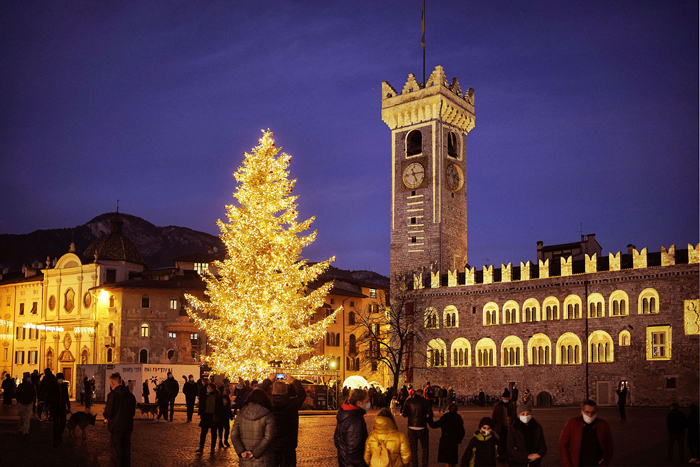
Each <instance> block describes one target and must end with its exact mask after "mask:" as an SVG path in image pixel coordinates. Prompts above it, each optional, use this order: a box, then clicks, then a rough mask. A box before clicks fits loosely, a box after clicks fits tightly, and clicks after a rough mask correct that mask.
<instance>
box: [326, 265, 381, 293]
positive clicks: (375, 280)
mask: <svg viewBox="0 0 700 467" xmlns="http://www.w3.org/2000/svg"><path fill="white" fill-rule="evenodd" d="M321 277H322V279H324V280H328V279H331V278H334V279H342V278H345V279H349V280H353V281H359V282H366V283H368V284H374V285H376V286H378V287H381V288H387V289H388V288H389V278H388V277H386V276H382V275H381V274H379V273H378V272H373V271H364V270H362V271H348V270H345V269H338V268H336V267H333V266H330V267H329V268H328V270H327V271H326V272H325V273H323V274H322V276H321ZM325 277H328V279H325Z"/></svg>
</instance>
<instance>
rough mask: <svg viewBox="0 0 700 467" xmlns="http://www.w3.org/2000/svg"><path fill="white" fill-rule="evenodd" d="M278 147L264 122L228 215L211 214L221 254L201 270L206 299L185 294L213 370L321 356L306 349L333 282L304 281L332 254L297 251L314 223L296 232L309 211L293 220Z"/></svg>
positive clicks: (292, 363) (243, 373)
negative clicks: (309, 258) (310, 258)
mask: <svg viewBox="0 0 700 467" xmlns="http://www.w3.org/2000/svg"><path fill="white" fill-rule="evenodd" d="M279 152H280V149H278V148H276V147H275V142H274V140H273V134H272V132H270V131H269V130H268V131H263V136H262V138H260V140H259V144H258V146H256V147H255V148H253V150H252V152H251V153H250V154H249V153H245V159H244V160H243V165H242V166H241V167H239V168H238V170H237V171H236V173H235V174H234V177H235V179H236V181H237V182H238V186H237V191H236V192H234V194H233V196H234V197H235V198H236V200H237V201H238V205H237V206H235V205H228V206H226V217H227V220H228V222H226V223H225V222H223V221H222V220H221V219H219V220H218V221H217V225H218V226H219V229H220V230H221V235H220V238H221V240H222V241H223V242H224V244H225V246H226V253H227V254H226V258H225V259H224V260H223V261H215V262H213V263H212V266H213V267H214V268H215V269H214V270H215V274H212V272H211V271H203V272H202V273H201V274H202V278H203V280H204V281H205V282H206V285H207V289H206V292H205V294H206V295H207V296H208V297H209V299H208V300H200V299H198V298H197V297H194V296H192V295H189V294H188V295H187V296H186V298H187V300H188V303H189V305H188V306H187V307H186V309H187V313H188V315H189V316H190V317H191V318H192V319H193V320H194V323H195V324H196V325H197V327H198V328H200V329H202V330H203V331H205V332H206V334H207V337H208V340H209V346H210V347H211V348H212V349H213V351H212V352H210V354H209V355H207V356H206V357H204V359H205V361H206V362H207V363H208V364H209V367H210V368H211V370H212V372H213V373H215V374H223V375H225V376H227V377H228V378H230V379H232V380H235V379H234V378H238V377H242V378H244V379H256V378H257V379H261V378H263V377H265V376H267V375H268V374H270V373H271V372H272V371H274V369H273V368H275V367H281V368H284V369H285V371H291V372H294V371H295V370H296V371H310V370H311V371H314V370H318V369H319V368H320V367H321V366H322V365H324V364H325V363H326V357H324V356H323V355H316V356H314V355H312V353H313V352H314V350H315V342H316V341H318V340H319V339H323V337H324V335H325V332H326V328H327V327H328V325H329V324H331V322H332V321H333V319H334V318H335V314H336V313H337V312H338V311H339V310H336V311H335V313H333V314H332V315H330V316H327V317H324V319H322V320H320V321H318V322H316V323H312V322H311V317H312V315H313V313H314V312H315V311H316V309H318V308H319V307H321V306H322V305H323V303H324V299H325V297H326V295H327V294H328V292H329V290H330V288H331V286H332V285H333V283H332V282H327V283H325V284H323V285H321V286H320V287H318V288H317V289H316V290H309V289H308V288H307V284H308V283H309V282H311V281H314V280H316V279H318V276H319V275H320V274H321V273H323V272H324V271H325V270H326V269H328V266H329V265H330V263H331V262H332V261H334V260H335V257H332V258H330V259H329V260H327V261H322V262H319V263H316V264H313V265H309V264H307V262H306V260H305V259H302V258H301V256H300V255H301V250H302V248H303V247H305V246H307V245H309V244H311V243H313V241H314V240H315V238H316V231H314V232H312V233H311V234H309V235H301V234H302V232H304V231H306V230H308V229H309V227H310V225H311V223H312V222H313V221H314V217H312V218H310V219H307V220H305V221H302V222H297V220H296V219H297V216H298V210H297V205H296V200H297V198H298V197H297V196H295V195H293V194H292V193H293V189H294V185H295V183H296V180H290V179H289V178H288V177H289V171H288V167H289V162H290V159H291V156H289V155H288V154H286V153H281V154H279ZM306 357H309V358H308V359H307V360H304V361H303V362H301V363H297V362H298V361H299V360H301V359H303V358H306Z"/></svg>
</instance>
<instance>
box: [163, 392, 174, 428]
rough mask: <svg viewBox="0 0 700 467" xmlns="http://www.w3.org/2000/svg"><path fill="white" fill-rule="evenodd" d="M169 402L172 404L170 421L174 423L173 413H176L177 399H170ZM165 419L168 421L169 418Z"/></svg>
mask: <svg viewBox="0 0 700 467" xmlns="http://www.w3.org/2000/svg"><path fill="white" fill-rule="evenodd" d="M168 402H169V403H170V421H171V422H172V421H173V413H175V398H174V397H170V398H169V400H168ZM165 419H166V420H167V419H168V417H165Z"/></svg>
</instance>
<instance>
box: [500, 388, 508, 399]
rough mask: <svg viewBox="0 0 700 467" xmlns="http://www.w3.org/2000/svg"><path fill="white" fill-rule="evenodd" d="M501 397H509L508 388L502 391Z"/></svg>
mask: <svg viewBox="0 0 700 467" xmlns="http://www.w3.org/2000/svg"><path fill="white" fill-rule="evenodd" d="M501 397H510V391H509V390H508V388H506V389H505V390H504V391H503V394H502V395H501Z"/></svg>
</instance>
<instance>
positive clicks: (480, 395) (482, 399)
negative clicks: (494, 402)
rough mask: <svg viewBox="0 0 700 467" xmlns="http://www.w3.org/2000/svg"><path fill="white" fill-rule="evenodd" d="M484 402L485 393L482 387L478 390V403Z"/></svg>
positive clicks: (482, 404) (483, 403)
mask: <svg viewBox="0 0 700 467" xmlns="http://www.w3.org/2000/svg"><path fill="white" fill-rule="evenodd" d="M485 404H486V393H485V392H484V390H483V389H481V390H480V391H479V405H480V406H482V407H483V406H484V405H485Z"/></svg>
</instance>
